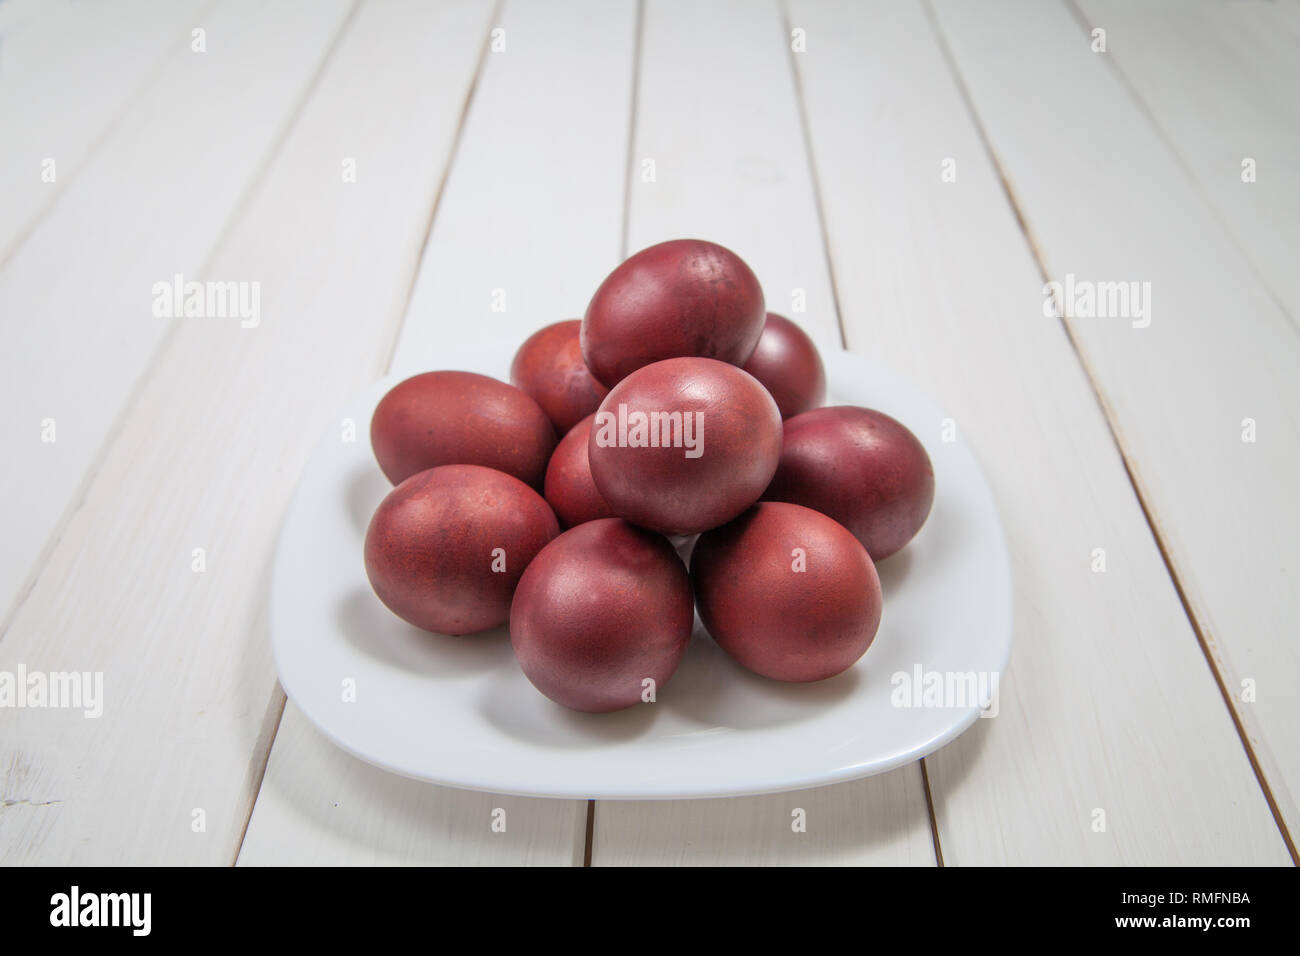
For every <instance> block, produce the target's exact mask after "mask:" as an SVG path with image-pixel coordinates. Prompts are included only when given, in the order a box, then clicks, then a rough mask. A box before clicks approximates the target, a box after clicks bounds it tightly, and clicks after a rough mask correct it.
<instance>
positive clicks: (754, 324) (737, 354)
mask: <svg viewBox="0 0 1300 956" xmlns="http://www.w3.org/2000/svg"><path fill="white" fill-rule="evenodd" d="M763 315H764V313H763V290H762V288H761V287H760V286H759V284H758V279H757V278H756V277H755V276H754V273H753V272H752V271H751V270H750V268H749V266H747V265H745V263H744V261H743V260H742V259H741V258H740V257H739V256H737V255H736V254H735V253H734V252H732V251H731V250H729V249H724V248H723V247H722V246H719V245H716V244H715V243H712V242H704V241H702V240H699V239H675V240H673V241H672V242H661V243H659V245H657V246H651V247H650V248H648V249H643V250H641V251H640V252H638V253H637V254H636V255H634V256H632V257H631V258H629V259H627V260H626V261H625V262H623V264H622V265H620V266H619V267H618V268H617V269H615V270H614V271H613V272H611V273H610V274H609V276H608V277H607V278H606V279H605V281H604V282H602V283H601V285H600V288H599V289H597V290H596V294H595V296H593V297H592V300H591V303H590V304H589V305H588V306H587V314H586V315H585V316H584V318H583V320H582V354H583V357H584V358H585V359H586V362H587V367H588V368H590V369H591V374H592V375H594V376H595V377H596V378H597V379H598V380H599V381H601V382H604V383H605V384H606V385H608V386H610V387H611V388H612V387H613V386H614V385H616V384H618V382H619V381H621V380H622V379H623V378H624V377H625V376H627V375H628V374H630V373H631V372H634V371H636V370H637V369H639V368H641V367H642V366H644V365H649V364H651V363H652V362H658V361H660V360H661V359H667V358H676V357H678V356H688V355H698V356H703V357H705V358H712V359H718V360H720V361H723V362H730V363H731V364H733V365H743V364H744V363H745V361H746V360H747V359H748V358H749V356H750V353H752V352H753V351H754V346H755V345H757V344H758V337H759V335H761V334H762V331H763Z"/></svg>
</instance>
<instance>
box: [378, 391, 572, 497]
mask: <svg viewBox="0 0 1300 956" xmlns="http://www.w3.org/2000/svg"><path fill="white" fill-rule="evenodd" d="M370 444H371V445H372V446H373V447H374V450H375V458H376V459H377V460H378V461H379V467H380V468H382V469H383V472H384V474H385V475H387V476H388V480H389V481H391V482H393V484H397V483H399V482H401V481H404V480H405V479H407V478H409V477H411V475H414V474H415V473H416V472H420V471H424V470H425V469H426V468H435V467H437V466H439V465H482V466H483V467H485V468H495V469H497V470H498V471H504V472H505V473H506V474H508V475H514V476H515V477H516V478H518V479H519V480H520V481H523V482H526V483H527V484H530V485H532V486H533V487H534V488H540V487H541V486H542V479H543V477H544V476H545V474H546V462H547V460H548V459H549V458H550V456H551V451H552V450H553V449H554V448H555V429H554V428H553V427H551V422H550V419H548V418H547V417H546V413H545V412H543V411H542V409H541V407H540V406H538V404H537V403H536V402H535V401H533V400H532V399H531V398H529V397H528V396H527V395H525V394H524V393H523V392H521V391H520V390H519V389H517V388H515V387H514V386H513V385H507V384H506V383H505V382H499V381H497V380H496V379H494V378H489V377H488V376H486V375H476V374H475V373H473V372H425V373H424V374H423V375H416V376H414V377H413V378H408V379H407V380H406V381H404V382H401V383H399V384H397V385H395V386H393V388H392V390H391V391H389V393H388V394H387V395H385V396H384V397H383V399H382V400H381V401H380V402H379V405H378V406H377V407H376V408H375V414H374V417H373V418H372V419H371V420H370Z"/></svg>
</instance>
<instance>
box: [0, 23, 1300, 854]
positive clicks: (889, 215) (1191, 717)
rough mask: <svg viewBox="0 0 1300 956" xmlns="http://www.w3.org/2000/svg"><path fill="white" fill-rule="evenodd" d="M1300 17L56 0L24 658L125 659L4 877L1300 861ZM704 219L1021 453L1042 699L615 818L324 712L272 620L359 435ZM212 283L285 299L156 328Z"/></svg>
mask: <svg viewBox="0 0 1300 956" xmlns="http://www.w3.org/2000/svg"><path fill="white" fill-rule="evenodd" d="M1093 27H1103V28H1105V29H1106V31H1107V51H1106V52H1105V53H1098V52H1094V51H1093V50H1092V49H1091V48H1090V44H1091V41H1090V32H1091V30H1092V28H1093ZM196 28H202V29H203V30H205V31H206V52H204V53H196V52H194V51H193V50H192V31H193V30H194V29H196ZM498 29H500V30H504V31H505V32H504V34H498V35H497V36H498V39H499V40H500V39H504V42H505V48H504V49H501V50H494V49H493V46H492V38H493V35H492V31H493V30H498ZM796 29H797V30H801V31H803V33H802V36H803V37H804V38H805V40H806V49H805V50H804V51H803V52H794V51H792V49H791V34H792V31H794V30H796ZM498 45H499V44H498ZM1298 48H1300V4H1297V3H1296V2H1295V0H1277V2H1267V0H1238V2H1216V0H1193V2H1183V3H1174V2H1172V0H1169V2H1150V3H1143V4H1130V3H1123V2H1120V0H1080V2H1079V3H1077V4H1075V3H1068V2H1048V3H1032V4H1031V3H1018V2H1013V0H999V2H992V0H990V2H979V3H970V2H960V0H935V2H933V3H908V2H899V3H890V4H884V3H880V4H876V3H871V4H861V3H850V2H847V0H844V2H839V3H828V2H804V0H790V2H788V3H764V2H740V0H737V2H732V3H723V2H704V3H699V2H688V0H676V2H671V0H668V2H661V0H645V2H644V3H642V4H638V3H636V2H634V0H628V2H602V3H596V2H590V3H539V2H531V3H530V2H523V0H519V2H510V0H507V2H504V3H502V4H500V5H494V4H493V3H491V2H488V3H479V2H473V0H464V2H448V3H439V4H437V5H432V4H418V3H414V2H410V3H402V2H395V0H362V2H358V3H350V2H347V0H337V2H328V3H313V4H307V3H305V2H273V3H254V2H252V0H210V2H206V3H204V2H176V3H165V4H164V3H161V2H158V3H146V2H120V3H116V4H111V5H110V4H80V3H72V2H70V0H50V2H37V0H7V2H5V3H4V4H2V5H0V332H2V334H3V335H4V342H3V344H4V348H3V349H0V403H2V405H3V408H4V414H3V415H0V447H3V448H4V449H5V460H4V467H3V468H2V469H0V483H2V484H0V502H3V504H0V509H2V510H0V515H2V516H3V532H4V546H3V548H0V614H3V618H2V621H3V624H2V625H0V626H2V627H3V637H2V638H0V670H11V671H12V670H14V669H16V668H17V667H18V665H20V664H22V665H25V666H26V667H27V668H29V669H32V670H45V671H56V670H73V669H75V670H81V671H103V672H104V675H105V695H106V702H105V713H104V716H103V717H102V718H100V719H99V720H85V719H83V718H82V717H81V715H80V714H79V713H70V712H63V711H55V710H4V711H0V859H2V860H4V861H5V862H8V863H66V862H75V863H110V862H111V863H120V862H125V863H144V862H170V863H217V864H228V863H232V862H236V861H237V862H240V863H247V864H255V863H345V862H411V863H423V862H454V863H550V864H571V863H579V864H580V863H582V862H583V861H584V859H586V858H590V861H591V862H592V863H593V864H596V865H606V864H629V863H716V862H730V863H776V862H788V863H847V862H853V863H908V864H919V865H934V864H935V863H936V862H939V861H940V860H941V861H942V862H943V863H944V864H948V865H952V864H958V865H961V864H1002V863H1029V862H1049V863H1057V862H1060V863H1137V864H1146V863H1175V864H1178V863H1198V862H1201V863H1204V862H1211V863H1220V862H1221V863H1261V864H1288V863H1291V862H1293V859H1294V857H1293V850H1292V849H1291V846H1292V845H1293V840H1292V837H1291V836H1290V834H1294V833H1295V832H1296V831H1297V828H1300V799H1298V795H1300V745H1298V744H1297V742H1296V738H1295V730H1296V728H1297V727H1298V726H1300V702H1298V700H1297V696H1296V694H1295V687H1296V682H1297V678H1298V677H1300V650H1298V649H1297V643H1296V636H1297V630H1298V628H1297V623H1298V622H1300V607H1298V604H1300V598H1298V597H1297V595H1298V594H1300V588H1297V586H1296V582H1295V579H1294V578H1295V574H1296V569H1297V568H1298V567H1300V544H1298V543H1297V542H1300V535H1298V534H1297V532H1300V503H1298V500H1300V499H1297V496H1296V494H1295V489H1296V488H1297V487H1300V453H1298V452H1297V449H1298V448H1300V340H1298V339H1297V334H1298V333H1297V322H1298V321H1300V285H1298V284H1297V278H1296V277H1297V271H1296V269H1295V263H1296V261H1297V252H1298V251H1300V234H1298V233H1300V225H1298V223H1300V217H1298V216H1297V215H1296V213H1297V211H1298V210H1297V202H1298V201H1300V200H1298V198H1297V197H1300V188H1298V187H1300V182H1298V179H1300V173H1298V170H1297V162H1298V160H1297V157H1298V156H1300V116H1298V115H1297V114H1298V112H1300V108H1298V107H1297V105H1296V100H1295V97H1294V95H1293V94H1294V91H1295V89H1296V88H1297V80H1298V79H1300V76H1297V74H1298V73H1300V55H1297V54H1298V53H1300V49H1298ZM1246 158H1252V159H1254V160H1255V163H1256V169H1257V181H1255V182H1253V183H1244V182H1243V181H1242V177H1241V170H1242V162H1243V160H1244V159H1246ZM47 159H53V160H54V162H55V169H56V178H55V180H54V181H53V182H45V181H42V175H41V174H42V169H43V163H44V161H45V160H47ZM348 159H353V160H355V164H356V171H357V175H356V181H355V182H344V181H343V177H342V175H341V170H342V166H343V163H344V161H345V160H348ZM948 159H952V160H954V161H955V169H956V174H957V175H956V180H955V181H953V182H947V181H944V180H943V179H942V178H941V171H942V168H943V164H944V162H945V160H948ZM647 161H652V163H653V170H654V177H653V181H647V179H646V177H645V172H646V171H647V170H648V169H649V168H650V166H649V165H647ZM689 235H696V236H702V237H705V238H709V239H713V240H716V241H719V242H722V243H723V244H725V245H728V246H731V247H732V248H734V249H735V250H736V251H737V252H738V253H739V254H740V255H741V256H743V257H744V258H745V259H746V260H747V261H749V263H750V264H751V265H752V266H753V267H754V269H755V271H756V273H757V274H758V275H759V277H760V278H761V279H762V281H763V283H764V288H765V292H766V294H767V297H768V301H769V305H770V307H771V308H772V309H773V310H774V311H781V312H786V313H792V312H794V314H793V315H792V317H793V318H795V319H797V320H798V321H800V322H801V323H802V324H804V326H805V327H806V328H808V329H809V330H810V331H812V332H813V333H814V334H816V335H818V336H820V337H824V338H831V339H834V338H842V340H843V341H844V342H845V343H846V345H847V347H848V348H849V349H850V350H852V351H855V352H859V353H861V354H863V355H865V356H868V357H869V358H870V359H871V360H872V361H874V362H877V363H879V364H881V365H884V366H886V367H888V368H890V369H893V370H895V371H897V372H898V373H899V374H901V375H902V376H904V377H906V378H908V379H910V380H911V381H913V382H915V383H916V384H917V385H918V386H920V387H921V388H922V389H923V390H925V391H927V392H928V393H929V394H931V395H932V396H934V397H935V398H936V399H937V400H939V401H940V403H941V404H942V406H943V410H944V412H945V415H946V416H947V417H949V418H951V419H952V420H953V422H954V424H955V427H956V429H957V435H958V438H959V440H960V441H961V442H964V443H967V444H968V445H969V447H970V449H971V450H972V451H973V452H974V453H975V454H976V456H977V457H978V458H979V460H980V462H981V464H982V465H983V467H984V469H985V471H986V473H987V474H988V476H989V480H990V483H991V484H992V486H993V491H994V494H995V497H996V498H997V504H998V508H999V511H1000V513H1001V515H1002V518H1003V521H1004V524H1005V526H1006V531H1007V536H1008V542H1009V546H1010V549H1011V553H1012V561H1013V578H1014V581H1015V585H1016V607H1015V615H1016V639H1015V644H1014V648H1013V656H1012V662H1011V667H1010V671H1009V673H1008V674H1007V675H1006V677H1005V679H1004V682H1003V685H1002V688H1001V689H1002V694H1001V700H1000V705H1001V712H1000V714H999V716H998V717H997V718H995V719H993V720H984V721H979V722H977V724H976V725H975V727H973V728H972V730H971V731H970V732H968V733H967V734H965V735H964V736H963V737H962V738H961V739H960V740H958V741H957V742H956V743H954V744H953V745H951V746H949V747H947V748H945V749H944V750H942V751H940V752H939V753H937V754H935V755H933V756H932V757H930V758H927V759H926V760H925V761H923V762H920V763H916V764H912V765H909V766H907V767H903V768H900V769H898V770H895V771H893V772H891V773H888V774H885V775H882V776H878V777H874V778H870V779H868V780H863V781H859V782H855V783H848V784H840V785H836V786H832V787H826V788H822V789H820V790H814V791H805V792H800V793H797V794H774V795H769V796H763V797H747V798H729V799H721V800H709V801H669V802H597V803H596V804H594V806H593V805H589V804H587V803H586V802H585V801H562V800H538V799H526V798H519V797H505V796H499V795H493V794H486V793H472V792H465V791H456V790H449V789H442V788H438V787H434V786H429V785H426V784H421V783H417V782H413V781H410V780H404V779H401V778H398V777H395V776H392V775H389V774H386V773H384V772H382V771H379V770H375V769H373V768H370V767H368V766H366V765H364V764H362V763H360V762H359V761H356V760H354V759H353V758H351V757H348V756H347V755H345V754H343V753H342V752H341V751H339V750H338V749H336V748H334V747H333V746H332V745H330V744H329V743H327V742H326V741H324V740H323V739H322V738H321V737H320V736H319V735H318V734H317V733H316V732H315V731H314V730H313V729H312V728H311V727H310V725H309V724H307V722H306V721H305V720H304V718H303V717H302V715H301V714H300V713H298V712H297V711H296V710H295V708H294V707H293V706H292V705H289V706H287V707H286V706H285V702H284V697H283V695H282V693H281V692H280V690H279V688H278V687H277V685H276V680H275V673H274V668H273V665H272V661H271V654H270V646H269V640H268V634H267V616H266V611H267V574H268V568H269V563H270V559H271V554H272V549H273V546H274V542H275V539H276V536H277V533H278V530H279V526H280V522H281V521H282V519H283V516H284V512H285V507H286V504H287V502H288V500H289V497H290V495H291V493H292V490H293V488H294V486H295V484H296V483H297V481H298V479H299V476H300V474H301V472H302V469H303V467H304V465H305V463H306V460H307V456H308V454H309V452H310V450H311V448H312V446H313V444H314V442H315V441H316V439H317V437H318V436H319V435H320V434H322V433H323V432H325V431H326V430H327V429H337V428H338V427H339V423H338V422H337V421H335V420H334V416H335V415H336V412H337V410H338V409H339V408H340V407H343V406H344V405H345V404H346V403H347V402H348V401H350V400H352V399H353V398H354V397H355V396H357V395H358V394H360V393H361V392H362V391H363V390H364V389H365V388H366V386H367V385H369V384H370V383H371V382H373V381H375V380H377V379H378V378H380V377H381V376H382V375H383V374H384V373H385V372H386V370H387V369H388V368H389V367H390V365H391V366H392V367H438V366H439V365H440V364H441V363H440V362H439V353H440V352H441V351H445V350H448V349H451V348H453V347H458V346H461V345H467V344H471V345H472V344H475V343H482V342H485V341H505V342H510V343H514V342H517V341H520V340H522V338H523V337H524V336H525V335H526V334H527V333H528V332H530V331H532V330H533V329H535V328H536V327H538V326H540V325H542V324H545V323H547V322H551V321H555V320H558V319H561V318H569V317H573V316H576V315H579V314H580V313H581V312H582V310H583V308H584V307H585V305H586V301H587V298H588V296H589V295H590V293H591V291H592V290H593V289H594V288H595V286H596V284H597V283H598V282H599V280H600V278H601V277H602V276H603V275H604V274H605V273H606V272H607V271H608V270H609V269H610V268H612V267H613V265H615V264H616V263H617V262H618V261H619V259H620V257H621V256H622V255H623V254H624V253H625V252H626V251H629V250H635V249H638V248H641V247H642V246H645V245H648V244H650V243H652V242H655V241H658V240H661V239H666V238H672V237H679V236H689ZM176 273H182V274H184V275H185V276H186V277H187V278H193V279H197V280H200V281H207V280H211V281H227V280H229V281H248V282H252V281H256V282H259V283H260V284H261V306H262V318H261V323H260V325H258V327H257V328H254V329H243V328H240V326H239V322H238V320H230V319H183V318H182V319H159V318H155V317H154V316H153V314H152V312H151V304H152V292H151V289H152V286H153V283H155V282H158V281H166V280H168V279H169V278H170V277H171V276H173V275H174V274H176ZM1069 273H1072V274H1074V275H1075V276H1077V277H1079V278H1082V279H1087V280H1092V281H1099V282H1100V281H1138V282H1150V283H1151V288H1152V316H1151V318H1152V321H1151V324H1150V326H1149V327H1147V328H1142V329H1137V328H1133V327H1132V324H1131V323H1130V322H1128V321H1127V320H1124V319H1095V318H1084V317H1079V318H1073V317H1071V318H1067V319H1065V320H1057V319H1053V318H1046V317H1045V316H1044V314H1043V308H1042V306H1043V298H1044V297H1043V292H1042V287H1043V283H1044V282H1045V281H1047V279H1064V277H1065V275H1066V274H1069ZM496 290H503V291H504V294H505V301H506V309H505V311H504V312H498V311H493V302H494V300H495V301H498V302H499V301H500V297H499V295H497V294H496ZM796 290H801V294H802V298H803V300H804V301H806V311H805V312H802V313H798V312H795V310H794V304H795V301H796V295H797V294H796ZM1247 418H1249V419H1252V420H1253V421H1254V422H1255V427H1256V440H1255V441H1254V442H1244V441H1242V431H1243V420H1244V419H1247ZM46 419H53V420H54V421H55V423H56V428H57V440H56V441H54V442H46V441H42V429H43V424H42V423H43V421H44V420H46ZM937 427H938V426H937V425H936V428H937ZM196 548H202V549H204V552H205V555H206V570H205V571H204V572H203V573H195V572H194V571H193V570H192V560H193V558H192V555H193V551H194V549H196ZM1099 548H1100V549H1104V552H1105V560H1106V565H1105V567H1106V570H1105V571H1104V572H1103V573H1098V572H1096V571H1094V570H1093V568H1094V567H1095V566H1096V559H1095V554H1096V550H1097V549H1099ZM1247 689H1249V690H1250V691H1251V692H1250V693H1246V690H1247ZM498 808H500V809H503V810H505V811H506V819H507V821H508V823H507V828H506V832H504V833H499V832H494V831H493V829H492V827H491V823H492V819H493V811H494V810H495V809H498ZM795 808H801V809H803V810H804V811H805V812H806V816H807V821H808V827H807V832H806V833H794V832H792V831H791V826H790V821H791V813H792V810H793V809H795ZM196 809H200V810H202V811H203V814H204V818H205V821H206V827H205V829H203V830H202V831H201V832H196V831H195V829H194V828H193V826H192V821H193V819H194V811H195V810H196ZM1099 814H1102V815H1104V824H1105V825H1104V828H1100V827H1099V826H1098V821H1099V820H1100V819H1102V818H1103V817H1102V816H1099ZM588 821H590V823H591V835H590V838H589V837H588V833H587V829H588V827H587V823H588Z"/></svg>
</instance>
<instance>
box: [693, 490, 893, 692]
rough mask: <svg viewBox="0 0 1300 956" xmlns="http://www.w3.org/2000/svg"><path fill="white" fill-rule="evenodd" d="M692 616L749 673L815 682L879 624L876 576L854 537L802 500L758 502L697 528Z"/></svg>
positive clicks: (846, 659) (861, 648) (839, 667)
mask: <svg viewBox="0 0 1300 956" xmlns="http://www.w3.org/2000/svg"><path fill="white" fill-rule="evenodd" d="M691 581H692V583H693V584H694V585H695V596H696V600H697V602H698V604H699V609H700V619H701V620H702V621H703V622H704V626H705V628H706V629H707V630H708V632H709V633H710V634H711V635H712V636H713V639H714V640H715V641H717V642H718V645H719V646H720V647H721V648H722V649H723V650H724V651H726V652H727V653H728V654H730V655H731V656H732V657H733V658H735V660H736V661H737V662H738V663H740V664H742V665H744V666H745V667H747V668H749V669H750V670H751V671H753V672H754V673H756V674H761V675H763V676H764V677H771V678H773V679H774V680H782V681H815V680H823V679H825V678H827V677H833V676H834V675H836V674H838V673H840V672H842V671H844V670H847V669H848V668H850V667H852V666H853V664H854V663H855V662H856V661H857V660H858V658H860V657H861V656H862V655H863V654H865V653H866V651H867V648H868V647H869V646H870V645H871V642H872V640H874V639H875V636H876V631H877V629H878V628H879V627H880V611H881V592H880V579H879V578H878V577H877V576H876V568H875V565H874V564H872V562H871V558H869V557H868V556H867V552H866V550H865V549H864V548H863V547H862V545H861V544H859V543H858V540H857V539H856V538H855V537H853V535H851V534H849V532H848V531H847V530H846V529H845V528H844V527H843V526H842V525H840V524H838V523H836V522H835V521H832V520H831V519H830V518H828V517H826V516H825V515H823V514H820V513H818V512H816V511H813V510H811V509H810V508H803V507H800V506H799V505H791V504H785V503H781V502H760V503H759V504H757V505H755V506H754V507H753V508H751V509H750V510H749V511H746V512H745V513H744V514H743V515H741V516H740V517H739V518H737V519H736V520H735V521H732V522H731V523H730V524H727V525H724V526H723V527H721V528H717V529H715V530H713V531H710V532H708V533H706V534H703V535H700V539H699V541H698V542H696V545H695V551H694V553H693V554H692V555H691Z"/></svg>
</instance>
